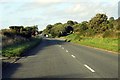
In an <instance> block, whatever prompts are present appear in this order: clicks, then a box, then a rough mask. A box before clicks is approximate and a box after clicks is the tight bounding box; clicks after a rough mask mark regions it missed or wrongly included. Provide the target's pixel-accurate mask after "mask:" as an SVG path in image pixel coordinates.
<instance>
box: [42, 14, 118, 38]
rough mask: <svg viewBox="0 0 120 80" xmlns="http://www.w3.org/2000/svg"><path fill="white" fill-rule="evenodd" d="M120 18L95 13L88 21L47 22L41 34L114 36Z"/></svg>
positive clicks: (56, 35)
mask: <svg viewBox="0 0 120 80" xmlns="http://www.w3.org/2000/svg"><path fill="white" fill-rule="evenodd" d="M118 23H120V18H118V19H114V17H110V18H108V16H107V15H106V14H100V13H98V14H96V15H95V16H94V17H93V18H91V19H90V20H89V21H83V22H80V23H78V22H76V21H72V20H69V21H67V23H64V24H63V23H60V22H59V23H55V24H53V25H51V24H49V25H47V26H46V29H44V30H43V34H45V35H46V34H47V35H49V36H50V37H62V36H67V35H69V34H72V33H76V34H78V35H80V36H84V37H102V38H106V37H109V38H116V37H118V34H120V32H119V31H120V24H118Z"/></svg>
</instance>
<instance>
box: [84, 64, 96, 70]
mask: <svg viewBox="0 0 120 80" xmlns="http://www.w3.org/2000/svg"><path fill="white" fill-rule="evenodd" d="M84 66H85V67H86V68H87V69H89V70H90V71H91V72H95V71H94V70H93V69H92V68H90V67H89V66H88V65H86V64H84Z"/></svg>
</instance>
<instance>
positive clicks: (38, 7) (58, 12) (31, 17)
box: [0, 0, 119, 30]
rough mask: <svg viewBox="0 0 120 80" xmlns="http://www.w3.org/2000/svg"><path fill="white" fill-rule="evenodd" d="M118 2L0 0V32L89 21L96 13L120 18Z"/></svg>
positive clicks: (108, 0)
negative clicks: (16, 28) (13, 27)
mask: <svg viewBox="0 0 120 80" xmlns="http://www.w3.org/2000/svg"><path fill="white" fill-rule="evenodd" d="M118 2H119V0H0V29H5V28H9V26H32V25H38V28H39V30H43V29H45V28H46V26H47V25H48V24H55V23H58V22H62V23H66V22H67V21H68V20H72V21H77V22H82V21H89V20H90V19H91V18H92V17H94V16H95V15H96V14H97V13H104V14H106V15H107V16H108V18H109V17H114V18H115V19H117V18H118Z"/></svg>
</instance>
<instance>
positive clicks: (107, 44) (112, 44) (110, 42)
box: [65, 34, 120, 52]
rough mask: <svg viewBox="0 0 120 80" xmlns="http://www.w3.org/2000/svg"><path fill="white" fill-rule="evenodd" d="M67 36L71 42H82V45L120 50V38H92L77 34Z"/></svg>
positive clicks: (67, 39)
mask: <svg viewBox="0 0 120 80" xmlns="http://www.w3.org/2000/svg"><path fill="white" fill-rule="evenodd" d="M65 38H66V41H67V42H69V41H70V42H73V43H77V44H81V45H86V46H91V47H97V48H102V49H105V50H110V51H115V52H118V39H113V38H90V37H89V38H88V37H81V36H79V35H77V34H71V35H69V36H66V37H65ZM119 41H120V39H119ZM119 50H120V49H119Z"/></svg>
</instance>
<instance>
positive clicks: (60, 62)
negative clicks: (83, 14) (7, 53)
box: [2, 38, 118, 78]
mask: <svg viewBox="0 0 120 80" xmlns="http://www.w3.org/2000/svg"><path fill="white" fill-rule="evenodd" d="M103 46H104V45H103ZM2 76H3V78H118V55H117V54H113V53H110V52H106V51H101V50H97V49H93V48H89V47H85V46H80V45H75V44H72V43H69V42H64V41H62V40H58V39H50V38H45V39H43V41H42V42H41V43H40V44H39V46H38V47H36V48H34V49H32V50H30V51H29V52H27V53H25V54H24V56H23V57H22V58H21V59H19V60H18V61H16V62H15V63H11V64H9V65H8V67H7V68H5V69H4V68H3V75H2Z"/></svg>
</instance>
